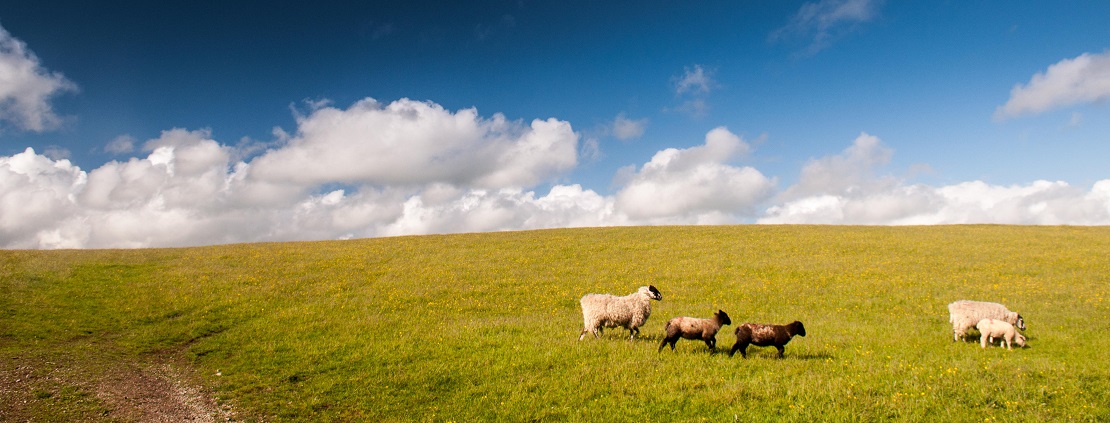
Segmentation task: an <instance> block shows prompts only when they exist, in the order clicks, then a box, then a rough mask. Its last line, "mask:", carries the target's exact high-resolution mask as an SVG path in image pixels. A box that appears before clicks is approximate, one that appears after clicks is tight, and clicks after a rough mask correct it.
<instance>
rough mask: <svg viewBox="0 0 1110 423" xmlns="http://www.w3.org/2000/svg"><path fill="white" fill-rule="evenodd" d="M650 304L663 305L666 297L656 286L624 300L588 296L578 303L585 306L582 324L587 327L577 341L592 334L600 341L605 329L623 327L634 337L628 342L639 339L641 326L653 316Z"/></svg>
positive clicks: (645, 288)
mask: <svg viewBox="0 0 1110 423" xmlns="http://www.w3.org/2000/svg"><path fill="white" fill-rule="evenodd" d="M651 300H656V301H662V300H663V294H660V293H659V290H658V289H655V287H654V286H641V287H640V289H639V290H637V291H636V292H633V293H631V294H628V295H625V296H623V297H618V296H615V295H609V294H586V295H585V296H583V297H582V299H581V300H579V302H580V303H581V304H582V320H583V324H584V326H585V328H584V329H582V334H581V335H579V336H578V340H579V341H581V340H582V338H585V337H586V333H587V332H589V333H593V334H594V338H600V337H601V332H602V328H603V327H606V328H615V327H618V326H619V327H624V328H625V329H628V332H629V333H631V335H630V336H629V338H628V339H630V340H631V339H634V338H636V334H638V333H640V326H643V325H644V322H647V319H648V317H649V316H651Z"/></svg>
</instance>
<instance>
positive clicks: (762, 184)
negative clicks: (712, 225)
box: [616, 127, 775, 223]
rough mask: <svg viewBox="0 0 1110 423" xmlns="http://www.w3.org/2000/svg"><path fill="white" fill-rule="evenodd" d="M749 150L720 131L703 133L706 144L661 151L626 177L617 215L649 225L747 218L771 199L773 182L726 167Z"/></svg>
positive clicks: (748, 171)
mask: <svg viewBox="0 0 1110 423" xmlns="http://www.w3.org/2000/svg"><path fill="white" fill-rule="evenodd" d="M748 150H749V146H748V144H747V143H745V142H744V141H743V140H741V139H740V137H738V136H736V135H735V134H733V133H731V132H729V131H728V129H725V128H724V127H720V128H716V129H714V130H712V131H710V132H709V133H708V134H706V136H705V144H704V145H701V146H697V147H692V148H689V149H685V150H679V149H674V148H670V149H666V150H663V151H660V152H658V153H656V154H655V156H654V157H652V159H651V161H650V162H648V163H646V164H644V165H643V166H642V167H641V168H640V169H639V171H638V172H635V171H633V172H631V173H629V174H627V175H624V178H625V179H626V181H625V182H624V186H623V187H622V188H621V190H620V191H619V192H618V193H617V195H616V207H617V210H618V211H619V212H620V213H623V214H625V215H627V216H629V217H630V218H631V219H632V220H634V221H647V222H653V221H660V222H677V221H686V222H690V221H691V219H693V221H694V222H697V221H699V219H700V220H702V221H704V220H705V219H706V218H707V217H709V216H713V218H712V219H710V220H714V221H720V220H722V219H726V217H727V216H742V215H745V214H750V213H752V210H753V209H754V207H755V206H756V205H757V204H759V203H760V202H761V201H763V200H765V199H767V197H769V196H770V195H771V193H772V192H773V189H774V184H775V182H774V181H773V180H771V179H768V178H767V177H765V176H764V175H763V174H762V173H760V172H759V171H758V170H756V169H754V168H751V167H736V166H732V165H729V164H727V163H728V161H730V160H731V159H733V158H735V157H737V156H741V155H745V154H747V152H748ZM733 220H734V221H735V218H733ZM691 223H693V222H691Z"/></svg>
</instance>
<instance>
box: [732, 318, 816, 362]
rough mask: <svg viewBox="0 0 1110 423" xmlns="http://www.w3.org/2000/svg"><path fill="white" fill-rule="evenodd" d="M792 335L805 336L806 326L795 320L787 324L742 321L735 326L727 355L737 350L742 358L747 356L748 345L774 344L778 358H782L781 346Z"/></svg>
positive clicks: (764, 345)
mask: <svg viewBox="0 0 1110 423" xmlns="http://www.w3.org/2000/svg"><path fill="white" fill-rule="evenodd" d="M794 335H800V336H806V328H805V326H803V325H802V322H799V321H797V320H795V321H794V322H793V323H790V324H788V325H763V324H758V323H744V324H742V325H740V326H739V327H737V328H736V343H735V344H733V345H732V350H731V351H729V352H728V356H729V357H732V355H733V354H736V352H737V351H740V355H741V356H743V357H744V358H748V345H749V344H751V345H755V346H757V347H766V346H774V347H775V348H777V349H778V350H779V356H778V358H783V355H782V353H783V351H785V350H786V348H783V347H784V346H785V345H786V343H787V342H790V339H792V338H793V337H794Z"/></svg>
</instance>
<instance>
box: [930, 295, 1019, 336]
mask: <svg viewBox="0 0 1110 423" xmlns="http://www.w3.org/2000/svg"><path fill="white" fill-rule="evenodd" d="M948 316H949V317H948V322H949V323H952V340H953V341H958V340H961V339H963V338H964V337H965V336H967V330H968V329H971V328H973V327H975V325H976V324H978V323H979V321H980V320H983V319H995V320H1002V321H1004V322H1007V323H1010V324H1011V325H1015V326H1017V327H1018V328H1019V329H1021V330H1025V319H1023V318H1022V317H1021V315H1020V314H1018V313H1016V312H1013V311H1010V310H1009V309H1007V308H1006V306H1004V305H1002V304H999V303H988V302H983V301H968V300H960V301H956V302H954V303H952V304H949V305H948Z"/></svg>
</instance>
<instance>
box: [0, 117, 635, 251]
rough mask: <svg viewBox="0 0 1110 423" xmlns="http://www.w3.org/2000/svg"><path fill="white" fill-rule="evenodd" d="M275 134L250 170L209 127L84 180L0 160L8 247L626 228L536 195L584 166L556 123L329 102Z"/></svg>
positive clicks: (608, 208) (604, 204)
mask: <svg viewBox="0 0 1110 423" xmlns="http://www.w3.org/2000/svg"><path fill="white" fill-rule="evenodd" d="M278 135H281V136H278ZM275 136H278V138H279V143H278V144H271V145H269V147H270V149H269V150H268V151H266V152H265V153H263V154H261V155H258V156H254V157H255V158H254V159H253V160H249V161H247V160H245V159H244V158H245V157H247V155H244V153H243V152H242V151H239V150H238V148H237V147H231V146H228V145H226V144H222V143H220V142H217V141H216V140H214V139H212V137H211V133H210V132H209V131H207V130H195V131H189V130H184V129H172V130H168V131H165V132H163V133H162V134H161V136H159V137H158V138H155V139H152V140H148V141H146V142H144V143H142V147H141V151H142V152H143V154H144V156H142V157H133V158H130V159H128V160H126V161H112V162H109V163H106V164H104V165H103V166H100V167H99V168H96V169H94V170H92V171H88V172H86V171H84V170H81V169H79V168H78V167H76V166H74V165H72V164H71V163H70V162H69V161H67V160H55V159H52V158H50V157H47V156H45V155H41V154H37V153H36V152H35V151H34V150H31V149H28V150H26V151H24V152H22V153H20V154H17V155H13V156H11V157H0V204H2V205H4V207H3V210H2V211H0V214H2V216H0V217H2V218H3V224H2V225H0V244H2V246H3V247H5V248H109V247H112V248H133V247H149V246H184V245H202V244H216V243H228V242H248V241H281V240H301V239H338V238H351V237H374V236H385V235H400V234H412V233H433V232H434V233H445V232H472V231H487V230H506V229H527V228H543V227H553V226H578V225H582V226H596V225H604V224H611V223H616V222H619V219H616V218H613V217H612V215H614V212H613V206H612V199H611V198H606V197H603V196H601V195H599V194H597V193H595V192H593V191H590V190H584V189H582V188H581V186H578V185H569V186H564V185H555V186H553V187H552V188H551V189H550V191H549V192H548V194H547V195H542V196H541V195H537V194H536V192H535V191H533V190H529V188H530V187H532V186H534V185H536V184H538V183H540V182H542V181H545V180H548V179H550V178H552V177H554V176H556V175H558V174H559V173H560V172H562V171H564V170H565V169H568V168H570V167H572V166H574V164H575V163H576V148H577V145H576V144H577V139H578V136H577V135H576V134H575V133H574V132H573V130H572V129H571V127H570V125H569V124H568V123H566V122H562V121H558V120H555V119H548V120H540V119H537V120H533V121H532V122H531V123H530V124H524V123H522V122H514V121H508V120H506V119H505V118H504V117H502V116H500V115H495V116H494V117H492V118H482V117H479V116H478V115H477V112H476V111H474V110H473V109H469V110H462V111H459V112H455V113H452V112H448V111H446V110H444V109H443V108H442V107H440V106H439V105H436V104H434V103H427V102H413V101H409V100H399V101H397V102H394V103H392V104H390V105H380V104H378V103H377V102H375V101H373V100H364V101H361V102H358V103H356V104H355V105H353V106H351V107H350V108H348V109H346V110H339V109H335V108H331V107H330V106H327V105H326V104H321V105H320V107H318V108H315V110H313V111H312V112H311V113H310V114H308V115H306V116H298V127H297V130H296V132H295V133H294V134H293V135H289V134H286V133H285V132H284V131H277V130H275ZM125 140H126V141H128V142H129V143H130V147H131V148H133V146H134V144H135V143H136V142H135V141H133V140H130V139H129V138H127V139H125ZM240 145H241V146H243V148H248V149H252V150H253V149H254V148H256V147H255V146H256V145H257V143H251V142H248V143H245V144H244V143H243V142H240ZM123 150H125V149H123V148H121V149H119V151H123ZM383 168H384V169H383ZM391 172H393V173H391Z"/></svg>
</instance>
